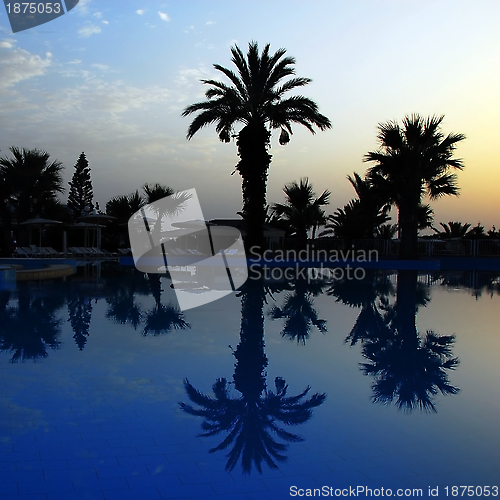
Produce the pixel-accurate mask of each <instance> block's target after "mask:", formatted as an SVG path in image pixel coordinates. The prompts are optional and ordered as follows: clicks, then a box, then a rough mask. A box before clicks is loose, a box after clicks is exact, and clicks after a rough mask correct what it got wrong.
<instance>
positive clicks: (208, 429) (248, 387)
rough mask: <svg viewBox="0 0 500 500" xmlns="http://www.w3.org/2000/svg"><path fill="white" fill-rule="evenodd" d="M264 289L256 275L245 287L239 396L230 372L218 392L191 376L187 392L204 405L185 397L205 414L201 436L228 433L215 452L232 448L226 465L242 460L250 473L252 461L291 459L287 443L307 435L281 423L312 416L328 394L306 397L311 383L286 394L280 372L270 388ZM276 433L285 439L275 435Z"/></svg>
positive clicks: (218, 384)
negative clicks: (205, 388) (199, 387)
mask: <svg viewBox="0 0 500 500" xmlns="http://www.w3.org/2000/svg"><path fill="white" fill-rule="evenodd" d="M265 295H266V291H265V288H264V285H263V283H262V282H261V281H260V280H253V279H249V280H248V281H247V283H246V284H245V286H244V289H243V292H242V293H241V330H240V343H239V344H238V347H237V348H236V350H235V351H234V356H235V358H236V360H237V362H236V365H235V370H234V375H233V382H232V383H233V384H234V387H235V389H236V390H237V391H238V392H239V393H240V396H239V397H232V396H231V394H230V387H229V386H230V385H231V382H228V381H227V380H226V379H225V378H219V379H217V381H216V382H215V384H214V385H213V387H212V389H213V392H214V396H215V397H211V396H207V395H204V394H202V393H201V392H200V391H198V390H197V389H195V388H194V387H193V386H192V385H191V384H190V382H189V381H188V380H187V379H186V380H185V382H184V384H185V388H186V392H187V395H188V397H189V399H190V400H191V401H192V402H193V403H194V404H196V405H198V407H199V408H194V407H193V406H191V405H188V404H185V403H180V406H181V408H182V409H183V410H184V411H185V412H187V413H189V414H191V415H196V416H200V417H203V418H204V421H203V423H202V429H203V430H204V432H203V433H202V434H200V436H215V435H218V434H221V433H227V436H226V437H225V438H224V439H223V441H222V442H221V443H220V444H219V445H217V446H215V447H213V448H211V449H210V452H211V453H213V452H215V451H220V450H226V449H229V452H228V454H227V462H226V470H227V471H231V470H233V469H234V467H235V466H236V464H237V463H238V461H239V460H241V467H242V469H243V473H245V474H248V473H250V471H251V470H252V466H255V468H256V469H257V470H258V471H259V472H262V463H263V462H264V463H266V464H267V465H268V467H270V468H277V464H276V462H284V461H286V456H285V455H284V452H285V451H286V450H287V448H288V444H286V443H293V442H298V441H302V440H303V438H302V437H301V436H299V435H298V434H293V433H291V432H288V431H286V430H285V429H284V428H283V427H282V426H281V425H279V423H280V422H281V423H282V424H285V425H298V424H302V423H304V422H307V421H308V420H309V419H310V418H311V416H312V409H313V408H315V407H317V406H320V405H321V404H322V403H323V402H324V400H325V397H326V396H325V394H320V393H316V394H313V395H312V396H310V397H309V398H307V394H308V393H309V390H310V388H309V387H306V389H305V390H304V391H302V392H301V393H300V394H298V395H296V396H287V391H288V385H287V384H286V382H285V380H283V378H281V377H276V379H275V382H274V385H275V391H273V390H270V389H268V388H267V384H266V379H265V368H266V366H267V364H268V360H267V357H266V354H265V352H264V313H263V309H264V303H265ZM273 434H274V435H275V436H277V437H278V438H280V439H281V440H283V441H285V443H282V442H279V441H278V440H276V439H275V437H274V436H273Z"/></svg>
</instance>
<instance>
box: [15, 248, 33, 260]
mask: <svg viewBox="0 0 500 500" xmlns="http://www.w3.org/2000/svg"><path fill="white" fill-rule="evenodd" d="M14 255H15V256H16V257H23V258H25V259H27V258H29V257H31V255H28V253H27V252H26V251H25V250H24V248H23V247H17V248H16V249H15V251H14Z"/></svg>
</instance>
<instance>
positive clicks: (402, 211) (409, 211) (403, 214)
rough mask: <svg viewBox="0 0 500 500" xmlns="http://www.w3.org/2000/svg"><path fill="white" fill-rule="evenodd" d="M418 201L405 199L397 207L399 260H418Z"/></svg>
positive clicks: (410, 198) (409, 198)
mask: <svg viewBox="0 0 500 500" xmlns="http://www.w3.org/2000/svg"><path fill="white" fill-rule="evenodd" d="M418 201H419V200H414V199H413V198H412V197H405V198H404V199H402V200H401V203H400V205H399V231H400V243H399V258H400V259H418Z"/></svg>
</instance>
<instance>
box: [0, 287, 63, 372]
mask: <svg viewBox="0 0 500 500" xmlns="http://www.w3.org/2000/svg"><path fill="white" fill-rule="evenodd" d="M7 293H9V292H3V300H2V309H1V311H0V350H1V351H11V352H13V355H12V358H11V362H12V363H15V362H17V361H25V360H27V359H32V360H37V359H39V358H46V357H47V356H48V352H47V351H48V349H57V348H58V347H59V345H60V341H59V340H58V337H59V335H60V333H61V323H62V320H61V319H60V318H57V317H56V313H57V311H58V310H59V309H60V308H61V307H62V306H63V303H64V299H62V301H61V300H60V299H59V298H58V297H57V296H56V295H50V294H45V295H43V294H41V293H38V292H37V291H36V290H32V289H31V288H30V287H29V286H27V285H26V286H19V287H18V294H17V295H18V297H17V298H18V300H17V305H16V306H13V305H9V302H8V300H6V299H7V295H6V294H7Z"/></svg>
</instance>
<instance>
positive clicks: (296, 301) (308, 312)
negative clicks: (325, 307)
mask: <svg viewBox="0 0 500 500" xmlns="http://www.w3.org/2000/svg"><path fill="white" fill-rule="evenodd" d="M326 286H327V284H326V283H325V282H324V281H321V280H318V281H311V280H309V281H308V280H307V279H305V278H302V277H299V278H298V279H297V280H296V281H295V283H294V291H293V293H290V292H288V293H287V294H286V295H285V300H284V302H283V306H282V307H278V306H276V305H275V306H273V307H272V308H271V310H270V311H269V316H270V317H271V318H272V319H285V324H284V326H283V330H282V331H281V335H282V336H283V337H288V338H290V339H292V340H296V341H297V343H299V344H305V343H306V340H307V339H308V338H309V334H310V332H311V326H315V327H316V328H317V329H318V330H319V331H320V332H321V333H326V332H327V327H326V320H324V319H320V318H319V317H318V312H317V311H316V309H315V308H314V297H317V296H318V295H320V294H321V293H323V290H324V288H325V287H326Z"/></svg>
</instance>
